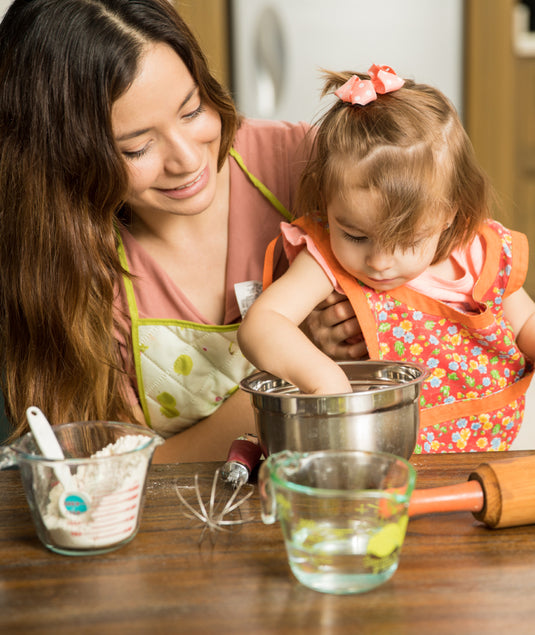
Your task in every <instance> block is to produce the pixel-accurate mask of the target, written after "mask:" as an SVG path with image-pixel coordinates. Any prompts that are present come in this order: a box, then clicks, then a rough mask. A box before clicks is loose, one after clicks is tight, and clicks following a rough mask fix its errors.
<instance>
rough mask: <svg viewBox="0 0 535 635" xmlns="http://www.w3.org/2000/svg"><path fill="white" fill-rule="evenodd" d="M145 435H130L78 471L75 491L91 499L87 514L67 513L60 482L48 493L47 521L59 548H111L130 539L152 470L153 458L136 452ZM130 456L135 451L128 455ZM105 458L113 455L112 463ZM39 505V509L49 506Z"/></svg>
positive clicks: (52, 538) (144, 440)
mask: <svg viewBox="0 0 535 635" xmlns="http://www.w3.org/2000/svg"><path fill="white" fill-rule="evenodd" d="M147 441H148V438H147V437H146V436H144V435H142V434H136V435H127V436H124V437H121V438H119V439H118V440H117V441H116V442H115V443H113V444H110V445H107V446H106V447H105V448H102V450H99V451H98V452H95V454H93V455H92V456H91V459H95V461H94V462H91V463H89V464H86V465H82V466H80V467H79V468H78V470H77V472H76V474H73V476H72V488H73V490H75V491H77V492H81V493H83V494H86V495H88V496H89V509H88V511H87V512H85V513H83V514H72V513H69V512H67V511H65V510H62V505H61V503H60V499H61V496H62V494H63V493H64V489H63V486H62V485H61V484H60V483H58V484H57V485H55V486H54V487H53V488H52V489H51V490H50V493H49V496H48V504H47V505H46V509H45V513H44V514H42V518H43V522H44V524H45V526H46V528H47V529H48V532H49V534H50V541H51V543H52V544H53V545H55V546H57V547H65V548H80V549H91V548H98V547H108V546H111V545H114V544H116V543H118V542H122V541H123V540H126V539H127V538H129V537H130V536H131V535H132V534H133V533H134V532H135V530H136V527H137V524H138V516H139V507H140V503H141V498H142V494H143V486H144V484H145V476H146V472H147V467H148V456H147V454H146V453H143V452H131V451H132V450H135V449H137V448H138V447H140V446H142V445H144V444H145V443H147ZM125 452H131V453H130V454H125ZM106 457H113V458H112V459H109V458H107V459H106V460H98V459H104V458H106ZM44 504H46V501H43V505H41V504H40V505H39V507H40V509H42V508H43V507H44Z"/></svg>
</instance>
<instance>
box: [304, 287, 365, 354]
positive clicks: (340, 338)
mask: <svg viewBox="0 0 535 635" xmlns="http://www.w3.org/2000/svg"><path fill="white" fill-rule="evenodd" d="M301 330H302V331H303V332H304V333H305V334H306V336H307V337H308V338H309V339H310V340H311V341H312V342H313V343H314V344H315V345H316V346H317V347H318V348H319V349H320V350H322V351H323V352H324V353H325V354H326V355H329V357H331V358H332V359H337V360H353V359H361V358H367V357H368V351H367V348H366V343H365V342H364V339H363V338H362V333H361V330H360V325H359V323H358V320H357V318H356V317H355V312H354V311H353V308H352V306H351V304H350V302H349V300H348V299H347V298H346V296H345V295H341V294H340V293H336V292H333V293H331V294H330V295H329V296H328V297H327V298H326V299H325V300H324V301H323V302H322V303H321V304H318V306H317V307H316V308H315V309H314V311H312V313H310V315H309V316H308V317H307V318H306V320H305V321H304V322H303V323H302V324H301Z"/></svg>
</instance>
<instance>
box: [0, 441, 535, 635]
mask: <svg viewBox="0 0 535 635" xmlns="http://www.w3.org/2000/svg"><path fill="white" fill-rule="evenodd" d="M529 454H532V455H535V452H509V453H484V454H454V455H434V456H415V457H413V459H412V463H413V464H414V465H415V467H416V468H417V470H418V482H417V486H418V487H432V486H439V485H445V484H453V483H458V482H463V481H465V480H466V479H467V478H468V475H469V473H470V472H471V471H472V470H473V469H474V468H476V467H478V466H479V465H480V464H481V463H484V462H487V461H491V462H492V461H496V460H500V459H502V458H506V456H507V458H510V457H511V456H513V457H514V456H527V455H529ZM217 466H218V464H215V463H202V464H193V463H191V464H181V465H159V466H153V467H151V470H150V473H149V479H148V484H147V492H146V501H145V509H144V513H143V519H142V522H141V528H140V531H139V533H138V535H137V536H136V537H135V538H134V540H133V541H132V542H131V543H130V544H128V545H126V546H124V547H122V548H121V549H119V550H117V551H115V552H112V553H109V554H104V555H99V556H84V557H69V556H60V555H57V554H54V553H52V552H50V551H48V550H46V549H45V548H44V547H43V546H42V545H41V543H40V542H39V541H38V539H37V536H36V534H35V531H34V527H33V524H32V520H31V517H30V512H29V509H28V506H27V503H26V499H25V497H24V493H23V490H22V486H21V483H20V475H19V473H18V471H17V470H5V471H3V472H0V632H1V633H6V634H8V633H9V634H11V633H39V634H41V633H43V634H47V633H55V634H63V633H74V632H76V633H81V634H84V633H101V634H102V635H108V634H114V633H129V634H134V633H148V634H159V633H190V634H195V633H203V634H206V633H223V634H226V633H255V634H256V633H282V634H285V633H304V632H306V633H348V634H350V633H373V634H374V635H375V634H379V635H382V634H389V635H390V634H392V633H393V634H397V633H401V634H409V633H418V635H422V634H428V633H429V634H432V635H439V634H441V633H454V634H455V635H468V634H471V633H474V634H476V633H477V634H480V633H486V634H489V633H511V634H515V635H516V634H518V633H520V634H522V633H532V632H534V624H535V599H534V598H535V526H522V527H515V528H507V529H489V528H487V527H485V526H483V525H482V524H481V523H479V522H478V521H477V520H475V519H474V517H473V516H472V514H470V513H469V512H457V513H448V514H434V515H427V516H422V517H418V518H413V519H411V521H410V523H409V528H408V534H407V537H406V540H405V544H404V547H403V551H402V554H401V561H400V566H399V569H398V571H397V572H396V573H395V575H394V576H393V578H392V579H391V580H390V581H389V582H387V583H386V584H385V585H383V586H382V587H379V588H378V589H375V590H373V591H371V592H369V593H366V594H362V595H351V596H334V595H326V594H320V593H316V592H314V591H311V590H309V589H306V588H305V587H303V586H301V585H300V584H299V583H298V582H297V581H296V580H295V578H293V576H292V574H291V572H290V570H289V567H288V563H287V559H286V553H285V550H284V545H283V541H282V535H281V532H280V528H279V526H278V524H275V525H270V526H268V525H264V524H263V523H262V521H261V519H260V508H259V500H258V495H257V492H256V490H255V494H254V495H253V497H251V498H250V499H249V500H248V501H247V502H246V503H244V505H243V509H242V514H243V517H244V518H248V519H250V521H249V522H247V523H246V524H244V525H242V527H241V529H240V530H239V531H237V532H234V533H231V534H226V535H221V536H218V537H217V539H216V540H215V543H214V544H211V542H210V540H205V541H204V542H203V543H202V544H201V545H200V546H199V544H198V539H199V536H200V531H201V529H200V526H199V524H198V523H197V522H196V521H193V520H192V519H190V518H187V517H186V516H185V515H184V513H183V509H184V508H183V507H181V506H180V505H179V501H178V498H177V496H176V493H175V484H176V483H177V482H179V483H181V484H183V483H186V482H188V483H189V482H191V479H192V477H193V476H194V475H195V474H196V473H197V474H199V475H200V476H201V477H206V478H209V477H210V476H211V475H212V474H213V472H214V470H215V469H216V467H217Z"/></svg>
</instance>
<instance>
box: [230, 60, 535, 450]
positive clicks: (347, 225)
mask: <svg viewBox="0 0 535 635" xmlns="http://www.w3.org/2000/svg"><path fill="white" fill-rule="evenodd" d="M368 73H369V74H368V75H365V74H361V73H359V74H358V75H357V74H351V73H338V74H336V73H328V74H327V81H326V84H325V88H324V95H325V94H327V93H330V92H332V91H333V90H334V91H335V95H336V97H337V99H336V100H335V101H334V103H333V105H332V106H331V108H330V109H329V110H328V111H327V112H326V113H325V115H324V116H323V117H322V119H321V120H320V122H319V125H318V127H317V130H316V134H315V142H314V143H315V152H314V154H313V158H312V159H310V160H309V162H308V165H307V167H306V168H305V171H304V173H303V176H302V179H301V183H300V189H299V196H298V205H299V208H298V209H299V211H301V212H303V214H304V216H303V217H302V218H301V219H299V220H297V221H295V223H294V224H291V225H290V224H287V223H283V225H282V231H283V237H284V241H285V248H286V251H287V254H288V256H289V258H290V260H291V261H292V264H291V267H290V269H289V270H288V272H287V273H285V274H284V275H283V276H282V277H281V278H280V279H278V280H277V281H276V282H274V283H273V284H272V285H271V286H269V288H267V289H266V290H265V291H264V292H263V293H262V295H261V296H260V297H259V299H258V300H257V301H256V302H255V303H254V304H253V306H252V307H251V309H250V310H249V312H248V314H247V316H246V318H245V320H244V322H243V324H242V326H241V327H240V330H239V334H238V337H239V343H240V346H241V348H242V351H243V352H244V354H245V355H246V356H247V357H248V358H249V360H250V361H251V362H252V363H253V364H254V365H255V366H256V367H257V368H262V369H264V370H266V371H269V372H271V373H273V374H275V375H277V376H279V377H282V378H283V379H285V380H287V381H289V382H291V383H293V384H295V385H296V386H298V387H299V388H300V389H301V390H302V391H303V392H307V393H313V394H337V393H344V392H349V391H351V385H350V383H349V381H348V379H347V377H346V375H345V373H344V372H343V371H342V370H341V368H340V367H339V366H338V365H337V364H336V363H335V362H334V361H333V360H331V359H330V358H329V357H327V356H326V355H325V354H324V353H322V352H321V351H320V350H318V349H317V348H315V347H314V345H313V344H312V343H311V342H310V340H308V339H307V338H306V337H305V336H304V335H303V333H302V332H301V331H300V330H299V328H298V325H299V324H300V323H301V322H302V321H303V320H304V318H305V317H306V316H307V315H308V314H309V312H310V311H311V310H312V309H313V308H314V307H315V306H316V305H317V304H318V303H319V302H321V301H322V300H323V299H324V298H326V297H327V296H328V295H329V294H330V293H331V292H332V291H333V289H334V290H336V291H338V292H340V293H344V294H346V295H347V297H348V298H349V300H350V301H351V304H352V306H353V308H354V310H355V313H356V315H357V318H358V320H359V323H360V326H361V328H362V334H363V337H364V340H365V342H366V345H367V349H368V353H369V356H370V358H371V359H383V360H385V359H386V360H392V361H396V362H404V361H412V362H418V363H421V364H423V365H425V366H426V367H427V368H428V369H429V371H430V374H429V376H428V378H427V379H426V380H425V382H424V384H423V387H422V395H421V408H420V412H421V423H420V434H419V441H418V445H417V448H416V452H454V451H459V450H463V451H479V450H505V449H507V448H508V447H509V446H510V445H511V443H512V441H513V440H514V438H515V437H516V435H517V433H518V430H519V428H520V424H521V421H522V415H523V410H524V394H525V391H526V389H527V387H528V385H529V381H530V379H531V375H532V365H531V363H530V362H528V361H527V360H526V357H527V358H530V359H533V358H535V319H534V315H535V303H534V302H533V301H532V300H531V299H530V297H529V296H528V294H527V293H526V292H525V290H524V289H523V288H522V284H523V282H524V279H525V274H526V269H527V260H528V255H527V252H528V246H527V240H526V237H525V236H524V235H523V234H519V233H517V232H514V231H510V230H508V229H506V228H505V227H503V226H502V225H501V224H499V223H498V222H496V221H494V220H491V219H490V218H489V210H488V187H487V183H486V179H485V176H484V174H483V172H482V170H481V168H480V167H479V166H478V165H477V162H476V160H475V156H474V152H473V149H472V146H471V143H470V141H469V139H468V136H467V134H466V132H465V131H464V129H463V127H462V124H461V122H460V120H459V118H458V116H457V113H456V112H455V109H454V107H453V106H452V104H451V103H450V102H449V101H448V99H447V98H446V97H445V96H444V95H443V94H442V93H441V92H440V91H438V90H437V89H435V88H432V87H431V86H427V85H422V84H416V83H414V82H413V81H410V80H403V79H401V78H400V77H398V76H397V75H396V74H395V72H394V71H393V70H392V69H391V68H390V67H387V66H381V67H378V66H375V65H374V66H372V67H371V68H370V69H369V71H368ZM268 255H269V252H268ZM268 260H269V259H268ZM266 269H267V270H268V269H269V267H267V268H266Z"/></svg>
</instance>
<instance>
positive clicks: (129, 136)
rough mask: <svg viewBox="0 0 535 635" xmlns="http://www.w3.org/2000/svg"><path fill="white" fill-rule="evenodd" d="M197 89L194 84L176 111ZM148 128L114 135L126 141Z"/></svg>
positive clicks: (117, 138)
mask: <svg viewBox="0 0 535 635" xmlns="http://www.w3.org/2000/svg"><path fill="white" fill-rule="evenodd" d="M196 90H197V86H194V87H193V88H192V89H191V90H190V92H189V93H188V94H187V95H186V97H185V98H184V100H183V101H182V103H181V104H180V106H179V107H178V111H177V112H180V111H181V110H182V108H184V106H185V105H186V104H187V103H188V101H189V100H190V99H191V98H192V97H193V95H194V94H195V91H196ZM149 130H150V128H142V129H140V130H134V131H132V132H125V134H122V135H121V136H120V137H116V139H115V140H116V141H128V139H134V138H135V137H140V136H141V135H143V134H146V133H147V132H149Z"/></svg>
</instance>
